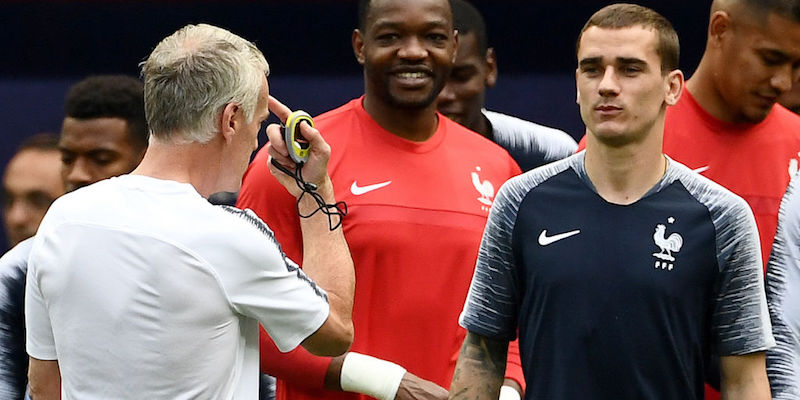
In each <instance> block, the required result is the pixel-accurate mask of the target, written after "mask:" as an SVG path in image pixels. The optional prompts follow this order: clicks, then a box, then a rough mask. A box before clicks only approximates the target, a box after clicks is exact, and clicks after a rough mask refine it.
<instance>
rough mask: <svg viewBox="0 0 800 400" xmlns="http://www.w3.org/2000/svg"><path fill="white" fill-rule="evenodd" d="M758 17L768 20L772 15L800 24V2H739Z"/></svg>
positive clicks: (774, 0)
mask: <svg viewBox="0 0 800 400" xmlns="http://www.w3.org/2000/svg"><path fill="white" fill-rule="evenodd" d="M738 1H740V2H741V4H743V5H744V6H745V7H746V8H747V9H749V10H751V11H753V12H754V13H755V14H756V15H757V16H758V17H762V18H764V19H766V16H767V15H769V14H770V13H775V14H777V15H780V16H781V17H784V18H787V19H790V20H792V21H794V22H800V0H738Z"/></svg>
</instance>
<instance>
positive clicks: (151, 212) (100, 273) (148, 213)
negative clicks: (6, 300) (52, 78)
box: [25, 175, 329, 399]
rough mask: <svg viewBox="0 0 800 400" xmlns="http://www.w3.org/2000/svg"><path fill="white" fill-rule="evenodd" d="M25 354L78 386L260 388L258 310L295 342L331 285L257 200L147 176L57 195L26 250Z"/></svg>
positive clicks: (236, 395)
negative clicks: (307, 265) (290, 247)
mask: <svg viewBox="0 0 800 400" xmlns="http://www.w3.org/2000/svg"><path fill="white" fill-rule="evenodd" d="M25 301H26V304H25V314H26V323H27V349H28V353H29V354H30V355H31V356H32V357H34V358H37V359H42V360H54V359H57V360H58V361H59V367H60V369H61V376H62V393H63V394H64V395H65V398H68V399H69V398H75V399H118V398H142V399H145V398H147V399H189V398H192V399H255V398H257V393H258V361H259V354H258V323H259V321H260V322H261V323H262V324H263V326H264V327H265V329H266V330H267V332H268V333H269V334H270V336H271V337H272V338H273V340H274V341H275V343H276V344H277V346H278V348H279V349H281V350H282V351H288V350H291V349H293V348H295V347H296V346H298V345H299V344H300V343H301V342H302V341H303V340H304V339H305V338H307V337H308V336H309V335H311V334H312V333H314V332H315V331H316V330H317V329H318V328H319V327H320V326H321V325H322V324H323V323H324V322H325V320H326V318H327V317H328V313H329V305H328V302H327V295H326V294H325V292H324V291H323V290H322V289H321V288H319V287H317V286H316V285H315V284H314V283H313V282H312V281H311V280H310V279H309V278H308V277H306V276H305V274H303V272H302V271H301V270H300V269H298V268H297V266H296V265H295V264H294V263H293V262H291V261H290V260H288V259H286V258H285V256H284V255H283V253H282V252H281V250H280V247H279V245H278V243H277V242H276V241H275V238H274V237H273V235H272V231H270V229H269V228H268V227H267V226H266V224H264V223H263V222H262V221H261V220H260V219H258V217H256V216H255V214H253V213H252V212H250V211H241V210H238V209H236V208H233V207H226V206H213V205H211V204H209V203H208V202H207V201H206V200H205V199H204V198H202V197H201V196H200V195H199V194H198V193H197V191H196V190H195V189H194V187H192V186H191V185H189V184H184V183H178V182H174V181H164V180H158V179H154V178H149V177H143V176H134V175H128V176H122V177H118V178H112V179H110V180H106V181H102V182H99V183H97V184H94V185H91V186H89V187H86V188H83V189H80V190H77V191H75V192H73V193H70V194H67V195H65V196H62V197H61V198H60V199H58V200H57V201H56V202H55V203H54V204H53V206H52V207H51V208H50V210H49V212H48V213H47V215H46V217H45V219H44V221H43V222H42V224H41V226H40V228H39V231H38V233H37V235H36V238H35V240H34V245H33V250H32V253H31V256H30V259H29V269H28V279H27V290H26V300H25Z"/></svg>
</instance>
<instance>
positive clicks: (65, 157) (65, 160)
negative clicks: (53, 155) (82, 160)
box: [61, 153, 75, 165]
mask: <svg viewBox="0 0 800 400" xmlns="http://www.w3.org/2000/svg"><path fill="white" fill-rule="evenodd" d="M74 162H75V156H74V155H72V154H63V153H62V154H61V163H62V164H64V165H72V163H74Z"/></svg>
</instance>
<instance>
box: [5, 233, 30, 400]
mask: <svg viewBox="0 0 800 400" xmlns="http://www.w3.org/2000/svg"><path fill="white" fill-rule="evenodd" d="M32 244H33V240H32V239H28V240H25V241H23V242H21V243H19V244H18V245H16V246H15V247H14V248H13V249H11V250H9V251H8V252H7V253H6V254H5V255H3V257H2V258H0V398H2V399H21V398H23V395H24V394H25V388H26V387H27V384H28V354H27V353H26V352H25V314H24V299H25V274H26V273H27V271H28V255H29V254H30V252H31V246H32Z"/></svg>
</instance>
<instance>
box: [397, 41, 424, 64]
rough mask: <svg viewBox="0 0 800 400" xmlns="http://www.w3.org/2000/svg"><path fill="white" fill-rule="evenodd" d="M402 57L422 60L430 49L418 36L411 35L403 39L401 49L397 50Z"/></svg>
mask: <svg viewBox="0 0 800 400" xmlns="http://www.w3.org/2000/svg"><path fill="white" fill-rule="evenodd" d="M397 55H398V56H399V57H400V58H405V59H409V60H420V59H423V58H425V57H427V56H428V51H427V50H426V49H425V46H423V44H422V42H421V41H420V40H419V38H417V37H416V36H411V37H409V38H408V39H406V40H404V41H403V44H402V46H401V47H400V50H399V51H398V52H397Z"/></svg>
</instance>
